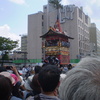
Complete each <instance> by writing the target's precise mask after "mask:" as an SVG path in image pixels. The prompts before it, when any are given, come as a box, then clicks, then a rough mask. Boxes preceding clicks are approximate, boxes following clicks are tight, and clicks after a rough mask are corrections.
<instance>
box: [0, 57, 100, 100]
mask: <svg viewBox="0 0 100 100" xmlns="http://www.w3.org/2000/svg"><path fill="white" fill-rule="evenodd" d="M8 67H9V68H8ZM71 67H72V66H71V65H68V66H65V67H64V68H63V70H62V69H60V68H59V67H58V66H56V65H46V66H43V67H42V66H38V65H37V66H35V67H34V69H33V70H34V72H32V73H31V71H32V69H31V67H30V66H29V67H28V71H29V72H28V75H26V74H27V69H25V66H24V67H23V71H26V73H24V74H23V75H22V74H20V73H19V71H18V70H17V68H16V67H15V66H3V67H0V100H100V96H99V94H100V78H99V76H100V58H99V57H85V58H83V59H81V61H80V62H79V63H78V64H77V65H76V66H75V67H74V68H71ZM8 69H10V71H9V70H8Z"/></svg>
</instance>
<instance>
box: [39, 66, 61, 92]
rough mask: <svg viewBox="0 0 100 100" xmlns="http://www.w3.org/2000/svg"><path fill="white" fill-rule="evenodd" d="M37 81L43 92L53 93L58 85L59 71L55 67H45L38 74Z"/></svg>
mask: <svg viewBox="0 0 100 100" xmlns="http://www.w3.org/2000/svg"><path fill="white" fill-rule="evenodd" d="M38 80H39V83H40V86H41V88H42V90H43V91H44V92H53V91H54V90H55V89H56V87H57V86H58V84H59V80H60V70H59V69H58V67H57V66H54V65H47V66H45V67H43V68H42V69H41V71H40V72H39V76H38Z"/></svg>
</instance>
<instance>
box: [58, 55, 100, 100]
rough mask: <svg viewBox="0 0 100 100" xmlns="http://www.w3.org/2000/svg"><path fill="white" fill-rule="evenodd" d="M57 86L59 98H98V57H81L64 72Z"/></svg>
mask: <svg viewBox="0 0 100 100" xmlns="http://www.w3.org/2000/svg"><path fill="white" fill-rule="evenodd" d="M66 75H67V76H66V77H65V79H64V80H63V82H62V83H61V84H60V87H59V97H60V99H61V100H100V58H99V57H93V58H92V57H86V58H83V59H82V60H81V61H80V62H79V63H78V64H77V66H76V67H75V68H73V69H71V70H70V71H69V72H67V73H66Z"/></svg>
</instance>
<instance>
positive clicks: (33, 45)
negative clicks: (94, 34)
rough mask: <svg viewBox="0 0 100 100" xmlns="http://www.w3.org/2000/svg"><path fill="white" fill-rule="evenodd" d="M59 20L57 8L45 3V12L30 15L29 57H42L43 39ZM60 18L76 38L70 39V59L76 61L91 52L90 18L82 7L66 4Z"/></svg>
mask: <svg viewBox="0 0 100 100" xmlns="http://www.w3.org/2000/svg"><path fill="white" fill-rule="evenodd" d="M56 20H57V10H56V9H54V8H53V7H52V6H50V5H49V4H48V5H45V6H44V7H43V12H38V13H36V14H32V15H28V44H27V50H28V59H41V58H42V49H41V47H42V39H41V38H40V36H41V35H42V34H45V33H46V32H47V31H48V29H49V27H50V26H52V27H53V26H54V24H55V22H56ZM59 20H60V23H61V27H62V30H63V31H64V32H66V34H67V35H68V36H70V37H73V38H74V40H70V59H71V62H74V61H76V60H77V59H79V58H81V57H82V56H84V55H86V54H88V52H89V36H90V35H89V26H90V18H89V17H88V15H86V14H85V13H84V12H83V9H82V7H81V8H78V7H77V6H75V5H66V6H64V7H63V9H60V10H59Z"/></svg>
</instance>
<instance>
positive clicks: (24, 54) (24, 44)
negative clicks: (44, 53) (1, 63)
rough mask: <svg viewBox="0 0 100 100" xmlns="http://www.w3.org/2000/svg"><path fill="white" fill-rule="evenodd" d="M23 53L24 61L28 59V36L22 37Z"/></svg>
mask: <svg viewBox="0 0 100 100" xmlns="http://www.w3.org/2000/svg"><path fill="white" fill-rule="evenodd" d="M21 52H22V53H21V55H22V59H25V58H27V53H26V52H27V35H22V36H21Z"/></svg>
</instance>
